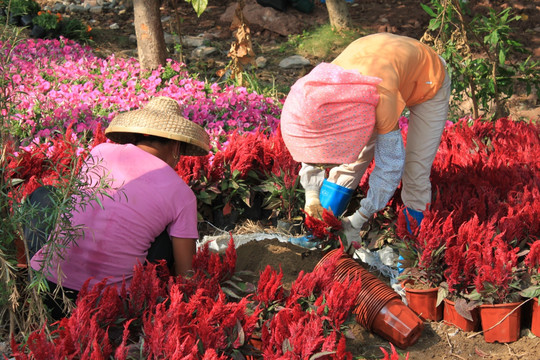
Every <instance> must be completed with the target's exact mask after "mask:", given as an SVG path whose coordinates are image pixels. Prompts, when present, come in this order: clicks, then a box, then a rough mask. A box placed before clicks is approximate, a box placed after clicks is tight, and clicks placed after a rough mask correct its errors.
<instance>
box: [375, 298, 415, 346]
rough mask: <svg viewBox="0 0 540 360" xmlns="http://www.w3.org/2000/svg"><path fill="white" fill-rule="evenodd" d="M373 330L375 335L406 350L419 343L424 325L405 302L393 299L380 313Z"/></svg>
mask: <svg viewBox="0 0 540 360" xmlns="http://www.w3.org/2000/svg"><path fill="white" fill-rule="evenodd" d="M371 328H372V330H373V332H374V333H375V334H377V335H379V336H380V337H382V338H384V339H387V340H390V341H391V342H392V343H393V344H394V345H396V346H398V347H400V348H402V349H405V348H407V347H409V346H411V345H413V344H414V343H416V342H417V341H418V339H419V338H420V336H421V335H422V331H423V330H424V323H423V322H422V320H421V319H420V318H419V317H418V316H417V315H416V314H415V313H414V312H413V311H412V310H411V309H410V308H408V307H407V306H406V305H405V304H404V303H403V301H401V300H398V299H393V300H391V301H389V302H388V303H386V305H385V306H384V307H383V308H382V309H381V310H380V311H379V313H378V314H377V316H376V317H375V320H374V321H373V324H372V326H371Z"/></svg>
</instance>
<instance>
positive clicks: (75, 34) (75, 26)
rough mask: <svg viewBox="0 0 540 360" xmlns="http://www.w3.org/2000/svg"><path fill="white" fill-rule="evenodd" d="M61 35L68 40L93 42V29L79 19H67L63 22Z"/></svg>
mask: <svg viewBox="0 0 540 360" xmlns="http://www.w3.org/2000/svg"><path fill="white" fill-rule="evenodd" d="M61 25H62V27H61V30H60V31H61V33H62V35H63V36H65V37H66V38H68V39H72V40H76V41H81V42H89V41H90V40H92V36H91V35H92V29H91V28H90V27H89V26H87V25H85V24H83V23H82V22H81V21H80V20H79V19H75V18H67V19H64V20H62V21H61Z"/></svg>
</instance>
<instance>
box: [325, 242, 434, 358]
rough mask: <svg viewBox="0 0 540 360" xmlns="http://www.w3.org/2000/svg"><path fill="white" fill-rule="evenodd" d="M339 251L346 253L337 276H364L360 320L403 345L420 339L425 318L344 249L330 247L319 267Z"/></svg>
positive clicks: (358, 306) (358, 310)
mask: <svg viewBox="0 0 540 360" xmlns="http://www.w3.org/2000/svg"><path fill="white" fill-rule="evenodd" d="M337 252H341V253H342V254H341V256H340V257H339V259H338V260H337V262H336V267H335V270H334V274H333V275H334V280H335V281H339V282H342V281H344V280H345V279H346V278H347V277H349V278H351V279H352V278H357V277H360V279H361V284H362V285H361V290H360V291H359V293H358V296H357V298H356V308H355V309H354V311H353V313H354V315H355V316H356V321H357V322H358V323H359V324H360V325H361V326H362V327H364V328H365V329H367V330H368V331H371V332H373V333H375V334H377V335H379V336H381V337H382V338H384V339H386V340H388V341H390V342H392V343H393V344H394V345H396V346H398V347H400V348H402V349H405V348H407V347H409V346H411V345H413V344H414V343H416V341H417V340H418V338H419V337H420V335H422V331H423V329H424V323H423V322H422V320H421V319H420V318H419V317H418V315H416V314H415V313H414V312H413V311H412V310H411V309H410V308H409V307H408V306H407V305H405V304H404V303H403V302H402V301H401V298H400V296H399V295H398V294H397V293H396V292H395V291H394V290H393V289H392V288H391V287H390V286H388V285H387V284H385V283H384V282H383V281H381V280H380V279H379V278H377V277H376V276H374V275H373V274H371V273H370V272H369V271H367V270H366V269H364V268H363V267H362V266H361V265H360V264H359V263H358V262H357V261H355V260H354V259H353V258H352V257H351V256H350V255H348V254H347V253H345V252H343V250H342V249H334V250H331V251H329V252H328V253H327V254H326V255H325V256H324V257H323V258H322V259H321V260H320V261H319V263H318V264H317V265H316V267H315V268H318V267H320V266H323V265H324V264H325V263H326V262H327V261H329V259H332V258H334V257H335V256H337Z"/></svg>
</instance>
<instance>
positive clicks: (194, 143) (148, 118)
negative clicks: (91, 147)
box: [105, 99, 210, 156]
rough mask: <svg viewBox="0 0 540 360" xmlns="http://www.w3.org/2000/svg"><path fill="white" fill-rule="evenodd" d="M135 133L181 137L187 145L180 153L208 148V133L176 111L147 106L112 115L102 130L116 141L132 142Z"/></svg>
mask: <svg viewBox="0 0 540 360" xmlns="http://www.w3.org/2000/svg"><path fill="white" fill-rule="evenodd" d="M158 101H159V99H158ZM154 104H156V102H154ZM168 105H171V104H170V103H169V104H168ZM174 106H177V105H174ZM149 125H150V126H149ZM136 134H146V135H153V136H158V137H162V138H165V139H172V140H176V141H182V142H184V143H186V144H188V146H186V151H185V152H184V153H182V154H181V155H187V156H204V155H207V154H208V152H209V151H210V145H209V143H210V138H209V136H208V133H207V132H206V131H205V130H204V129H203V128H202V127H201V126H199V125H197V124H195V123H194V122H192V121H190V120H187V119H186V118H184V117H183V116H181V115H179V114H178V113H160V112H158V111H155V110H153V109H148V108H143V109H139V110H133V111H129V112H125V113H121V114H118V115H117V116H115V118H114V119H113V120H112V121H111V123H110V125H109V126H108V127H107V129H106V130H105V135H106V136H107V137H108V138H109V139H110V140H112V141H114V142H116V143H119V144H127V143H134V142H135V141H136V139H137V138H138V137H137V136H136Z"/></svg>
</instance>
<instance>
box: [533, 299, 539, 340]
mask: <svg viewBox="0 0 540 360" xmlns="http://www.w3.org/2000/svg"><path fill="white" fill-rule="evenodd" d="M538 301H539V299H538V298H534V299H533V300H532V311H531V313H532V315H531V332H532V333H533V334H534V335H536V336H539V337H540V305H539V304H538Z"/></svg>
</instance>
